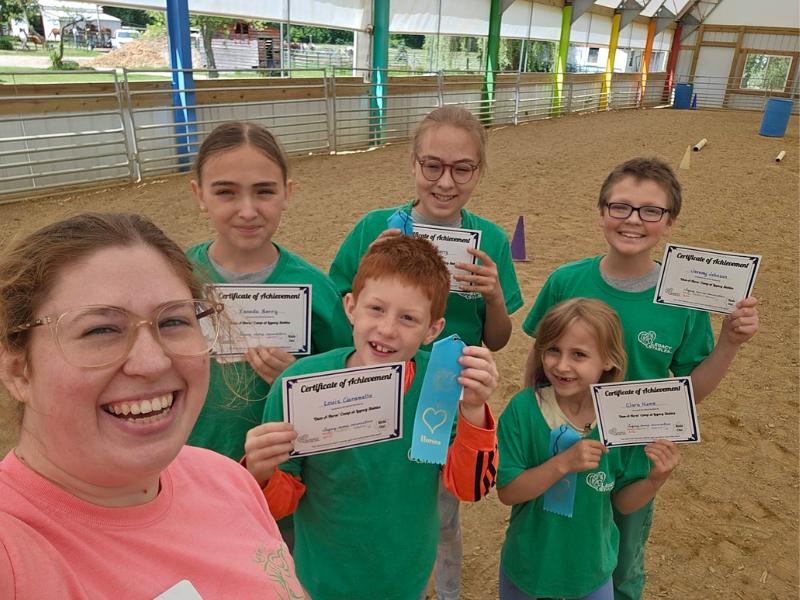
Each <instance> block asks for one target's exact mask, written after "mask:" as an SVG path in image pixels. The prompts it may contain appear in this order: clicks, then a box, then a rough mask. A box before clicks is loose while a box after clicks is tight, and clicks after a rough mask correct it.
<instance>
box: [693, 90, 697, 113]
mask: <svg viewBox="0 0 800 600" xmlns="http://www.w3.org/2000/svg"><path fill="white" fill-rule="evenodd" d="M692 110H697V94H695V95H694V97H693V98H692Z"/></svg>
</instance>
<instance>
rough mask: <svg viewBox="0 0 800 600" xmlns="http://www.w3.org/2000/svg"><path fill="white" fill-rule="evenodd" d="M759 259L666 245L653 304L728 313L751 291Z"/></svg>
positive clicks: (746, 255)
mask: <svg viewBox="0 0 800 600" xmlns="http://www.w3.org/2000/svg"><path fill="white" fill-rule="evenodd" d="M760 263H761V257H760V256H755V255H749V254H733V253H731V252H718V251H716V250H706V249H703V248H691V247H689V246H676V245H674V244H667V247H666V249H665V250H664V260H663V261H662V263H661V275H660V276H659V279H658V285H657V286H656V295H655V298H653V302H655V303H656V304H671V305H673V306H685V307H686V308H694V309H697V310H705V311H708V312H716V313H723V314H728V313H730V312H733V310H734V309H735V308H736V306H735V304H736V302H738V301H739V300H742V299H744V298H747V297H748V296H749V295H750V291H751V290H752V289H753V284H754V283H755V280H756V273H758V265H759V264H760Z"/></svg>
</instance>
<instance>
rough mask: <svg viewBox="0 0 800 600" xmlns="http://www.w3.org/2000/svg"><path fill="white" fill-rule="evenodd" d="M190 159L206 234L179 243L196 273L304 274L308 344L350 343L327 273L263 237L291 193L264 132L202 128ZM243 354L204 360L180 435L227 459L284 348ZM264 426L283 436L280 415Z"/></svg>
mask: <svg viewBox="0 0 800 600" xmlns="http://www.w3.org/2000/svg"><path fill="white" fill-rule="evenodd" d="M195 169H196V178H195V179H194V181H192V192H193V193H194V197H195V200H196V201H197V205H198V207H199V209H200V211H201V212H203V213H206V214H207V215H208V219H209V221H210V223H211V225H212V227H213V228H214V229H215V230H216V238H215V239H214V240H209V241H206V242H202V243H200V244H197V245H196V246H193V247H192V248H190V249H189V250H188V251H187V255H188V257H189V260H191V261H192V263H193V264H194V265H195V268H196V269H197V271H198V272H199V273H200V275H201V276H203V277H205V279H206V280H207V281H210V282H211V283H215V284H216V283H266V284H311V285H312V294H311V298H312V319H311V352H312V354H317V353H320V352H325V351H327V350H331V349H334V348H338V347H339V346H346V345H348V344H350V343H351V340H352V334H351V331H350V326H349V323H348V321H347V317H346V316H345V314H344V310H343V308H342V302H341V298H340V297H339V294H338V293H337V291H336V289H335V288H334V287H333V284H332V283H331V281H330V279H328V277H327V275H325V274H324V273H323V272H321V271H320V270H319V269H317V268H316V267H314V266H313V265H311V264H309V263H308V262H306V261H305V260H303V259H302V258H300V257H299V256H298V255H296V254H294V253H292V252H290V251H289V250H287V249H286V248H284V247H283V246H279V245H278V244H276V243H275V242H274V241H273V237H274V236H275V234H276V232H277V230H278V226H279V225H280V222H281V216H282V215H283V212H284V211H285V210H286V209H287V207H288V205H289V202H290V200H291V197H292V181H291V179H289V173H288V163H287V160H286V156H285V154H284V153H283V150H282V149H281V147H280V145H279V144H278V142H277V140H276V139H275V138H274V137H273V135H272V134H271V133H270V132H269V131H267V130H266V129H265V128H263V127H262V126H260V125H257V124H255V123H244V122H230V123H224V124H222V125H220V126H218V127H217V128H216V129H214V130H213V131H212V132H211V133H210V134H209V135H208V137H206V139H205V141H204V142H203V144H202V146H201V147H200V151H199V153H198V155H197V163H196V167H195ZM245 361H246V362H245V363H233V364H224V365H223V364H219V363H217V362H216V361H212V366H211V384H210V387H209V392H208V397H207V398H206V403H205V405H204V407H203V411H202V412H201V413H200V417H199V418H198V421H197V425H196V426H195V428H194V430H193V431H192V435H191V436H190V438H189V442H188V443H189V444H191V445H195V446H203V447H205V448H210V449H212V450H216V451H217V452H220V453H221V454H225V455H227V456H229V457H231V458H233V459H235V460H239V459H241V458H242V457H243V456H244V441H245V436H246V434H247V431H248V430H249V429H250V428H252V427H255V426H256V425H259V424H260V423H261V422H262V416H263V412H264V402H265V400H266V397H267V393H268V392H269V388H270V385H271V384H272V382H273V381H274V380H275V378H276V377H277V376H278V375H280V374H281V373H282V372H283V370H284V369H285V368H286V367H287V366H288V365H289V364H291V363H292V362H294V357H293V356H292V355H290V354H287V353H286V352H284V351H283V350H280V349H278V348H269V347H264V346H257V347H253V348H250V349H249V350H248V352H247V354H246V355H245ZM256 375H257V376H256ZM232 382H233V385H231V383H232ZM232 388H234V389H232ZM274 427H275V428H276V434H277V435H283V436H285V437H286V441H287V442H288V441H291V438H292V437H293V435H294V434H293V433H291V431H290V430H287V431H277V430H278V429H281V427H283V424H275V425H274Z"/></svg>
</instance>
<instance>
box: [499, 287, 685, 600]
mask: <svg viewBox="0 0 800 600" xmlns="http://www.w3.org/2000/svg"><path fill="white" fill-rule="evenodd" d="M626 363H627V357H626V355H625V349H624V345H623V342H622V326H621V325H620V320H619V317H618V316H617V313H615V312H614V311H613V310H612V309H611V308H610V307H609V306H608V305H607V304H606V303H604V302H602V301H600V300H595V299H590V298H574V299H572V300H567V301H566V302H562V303H561V304H558V305H556V306H554V307H553V308H552V309H550V311H549V312H547V314H546V315H545V316H544V317H543V318H542V320H541V321H540V322H539V327H538V329H537V331H536V341H535V342H534V346H533V349H532V350H531V353H530V355H529V356H528V362H527V365H526V373H525V380H526V383H527V387H526V388H525V389H523V390H522V391H520V392H519V393H517V394H516V395H515V396H514V397H513V398H512V399H511V400H510V401H509V403H508V405H507V406H506V409H505V410H504V411H503V414H502V415H501V416H500V419H499V420H498V424H497V438H498V452H499V457H500V464H499V469H498V479H497V495H498V497H499V498H500V501H501V502H502V503H503V504H507V505H509V506H511V507H512V509H511V519H510V520H509V524H508V530H507V531H506V539H505V542H504V543H503V549H502V553H501V558H500V600H535V599H536V598H551V597H552V598H582V599H585V600H613V598H614V588H613V584H612V580H611V574H612V573H613V571H614V567H615V566H616V564H617V548H618V545H619V532H618V530H617V528H616V526H615V525H614V519H613V518H612V502H613V505H614V507H615V508H616V509H617V510H619V511H620V512H622V513H624V514H628V513H630V512H633V511H635V510H638V509H639V508H641V507H642V506H644V505H645V504H646V503H647V502H649V501H650V500H652V498H653V497H654V496H655V494H656V492H657V491H658V490H659V488H660V487H661V486H662V485H663V484H664V482H665V481H666V480H667V478H668V477H669V476H670V474H671V473H672V471H673V469H674V468H675V467H676V466H677V464H678V461H679V458H680V457H679V454H678V449H677V446H675V444H674V443H672V442H669V441H667V440H658V441H656V442H653V443H652V444H648V445H647V446H646V447H645V450H644V452H636V450H637V449H638V448H637V447H623V448H612V449H610V450H609V449H607V448H606V447H605V446H603V444H602V443H601V442H600V439H599V437H598V432H597V427H596V426H595V412H594V404H593V402H592V395H591V388H590V386H591V385H592V384H593V383H606V382H611V381H621V380H622V378H623V376H624V373H625V365H626ZM645 456H646V457H645ZM648 459H649V461H650V462H652V467H650V465H649V463H648ZM648 473H649V474H648Z"/></svg>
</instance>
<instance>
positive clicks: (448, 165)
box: [330, 106, 523, 600]
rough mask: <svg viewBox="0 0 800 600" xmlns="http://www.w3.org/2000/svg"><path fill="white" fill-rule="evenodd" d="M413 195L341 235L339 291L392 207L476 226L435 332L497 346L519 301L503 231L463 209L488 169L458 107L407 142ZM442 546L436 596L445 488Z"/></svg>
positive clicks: (454, 597)
mask: <svg viewBox="0 0 800 600" xmlns="http://www.w3.org/2000/svg"><path fill="white" fill-rule="evenodd" d="M411 150H412V151H411V156H410V161H409V162H410V164H409V166H410V167H411V175H412V177H413V179H414V198H413V199H412V200H411V201H410V202H407V203H406V204H403V205H401V206H399V207H398V206H394V207H392V208H385V209H380V210H374V211H371V212H369V213H367V214H366V215H364V217H362V218H361V220H360V221H359V222H358V223H356V225H355V227H353V230H352V231H351V232H350V233H349V234H348V235H347V238H345V240H344V242H342V245H341V247H340V248H339V251H338V252H337V253H336V257H335V258H334V259H333V263H331V268H330V276H331V279H332V280H333V282H334V284H335V285H336V287H337V289H338V290H339V292H340V293H341V294H342V295H344V294H346V293H348V292H350V291H351V287H352V282H353V277H354V276H355V274H356V270H357V269H358V264H359V261H360V260H361V257H362V256H363V255H364V254H365V253H366V251H367V249H368V248H369V247H370V245H371V244H372V243H373V242H374V241H375V240H376V239H382V238H385V237H391V236H396V235H400V233H401V232H400V230H399V229H387V222H386V220H387V218H388V217H389V216H390V215H392V214H393V213H394V212H395V211H397V210H398V209H399V210H401V211H403V212H405V213H406V214H408V215H410V216H411V217H412V219H413V221H414V223H419V224H425V225H441V226H446V227H460V228H464V229H478V230H480V231H481V244H480V250H474V251H473V250H470V252H471V253H472V254H473V255H474V256H476V257H477V258H478V260H479V264H477V265H472V264H459V265H457V266H458V267H459V269H461V272H462V274H461V275H458V276H456V280H458V281H459V282H461V283H462V284H463V285H464V292H462V293H451V294H449V296H448V299H447V309H446V311H445V326H444V330H443V331H442V333H441V335H440V336H439V337H440V338H442V337H446V336H449V335H452V334H454V333H455V334H458V336H459V337H460V338H461V339H462V340H464V342H466V344H467V345H469V346H480V345H481V344H484V345H485V346H486V347H487V348H489V350H492V351H495V350H500V349H501V348H503V347H504V346H505V345H506V344H507V343H508V340H509V338H510V337H511V319H510V317H509V315H511V314H513V313H514V312H515V311H516V310H518V309H519V308H521V307H522V304H523V301H522V294H521V293H520V289H519V284H518V282H517V275H516V273H515V272H514V264H513V263H512V262H511V249H510V247H509V244H508V237H507V236H506V233H505V232H504V231H503V230H502V229H501V228H500V227H498V226H497V225H496V224H495V223H492V222H491V221H489V220H488V219H484V218H482V217H479V216H478V215H476V214H474V213H472V212H469V211H468V210H466V208H465V206H466V205H467V203H468V202H469V201H470V198H471V196H472V193H473V191H474V190H475V188H476V187H477V185H478V183H479V182H480V179H481V176H482V174H483V172H484V171H485V170H486V166H487V163H486V131H485V130H484V128H483V125H481V123H480V121H478V119H476V118H475V116H474V115H472V113H470V112H469V111H468V110H466V109H464V108H462V107H459V106H444V107H442V108H438V109H436V110H434V111H432V112H431V113H429V114H428V115H427V116H426V117H425V118H424V119H423V120H422V122H421V123H420V124H419V127H418V128H417V131H416V134H415V135H414V140H413V144H412V148H411ZM439 519H440V521H441V529H440V540H441V541H440V545H439V551H438V555H437V559H436V567H435V570H436V597H437V600H458V598H459V595H460V594H459V585H460V578H461V556H462V544H461V528H460V526H459V520H458V501H457V500H456V498H455V497H454V496H453V495H452V494H450V493H449V492H448V491H447V490H446V489H444V487H442V488H441V493H440V495H439Z"/></svg>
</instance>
